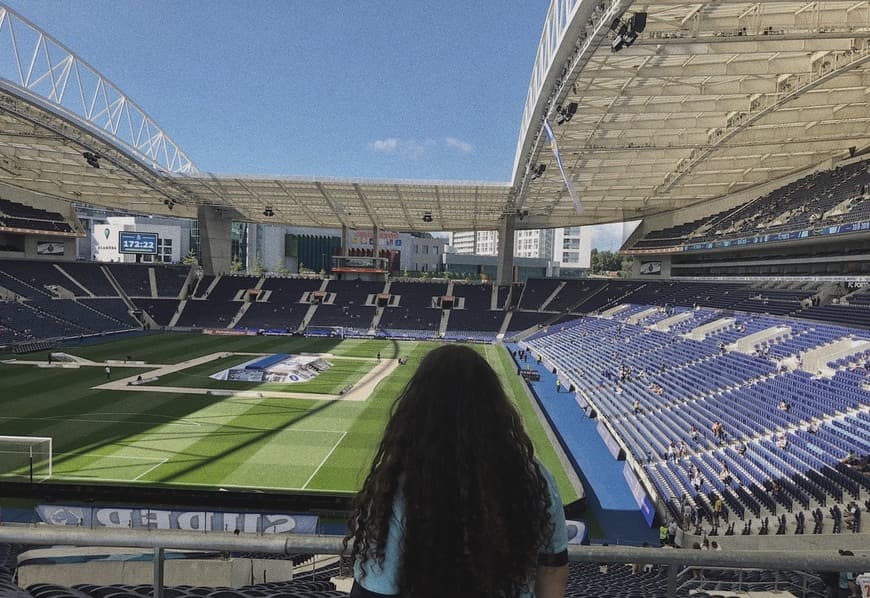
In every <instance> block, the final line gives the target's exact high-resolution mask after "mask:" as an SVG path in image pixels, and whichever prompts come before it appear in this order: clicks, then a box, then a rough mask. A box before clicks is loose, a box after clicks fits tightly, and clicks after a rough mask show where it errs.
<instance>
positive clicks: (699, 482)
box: [692, 471, 704, 494]
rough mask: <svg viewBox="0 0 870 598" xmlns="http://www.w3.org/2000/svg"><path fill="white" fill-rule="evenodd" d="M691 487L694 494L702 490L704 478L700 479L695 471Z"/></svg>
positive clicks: (698, 473) (699, 473) (699, 474)
mask: <svg viewBox="0 0 870 598" xmlns="http://www.w3.org/2000/svg"><path fill="white" fill-rule="evenodd" d="M692 487H693V488H694V489H695V492H697V493H699V494H700V492H701V490H703V488H704V478H702V477H701V472H699V471H696V472H695V475H694V476H692Z"/></svg>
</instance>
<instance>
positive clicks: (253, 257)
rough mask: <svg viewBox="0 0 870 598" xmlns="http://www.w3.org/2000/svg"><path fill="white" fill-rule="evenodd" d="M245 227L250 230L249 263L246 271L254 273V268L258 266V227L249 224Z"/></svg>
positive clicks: (246, 265)
mask: <svg viewBox="0 0 870 598" xmlns="http://www.w3.org/2000/svg"><path fill="white" fill-rule="evenodd" d="M245 226H246V227H247V229H248V251H247V253H248V259H247V262H248V263H247V264H245V269H246V270H247V271H248V272H253V271H254V268H255V267H256V266H257V225H256V224H254V223H252V222H248V223H247V224H245ZM264 266H265V264H264Z"/></svg>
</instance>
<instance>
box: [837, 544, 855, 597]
mask: <svg viewBox="0 0 870 598" xmlns="http://www.w3.org/2000/svg"><path fill="white" fill-rule="evenodd" d="M839 552H840V556H855V553H853V552H852V551H851V550H840V551H839ZM856 577H857V576H856V575H855V573H854V572H853V571H841V572H840V578H839V583H838V584H837V588H838V590H839V591H838V593H837V595H838V596H839V597H840V598H861V590H860V588H859V587H858V584H857V583H856V582H855V578H856Z"/></svg>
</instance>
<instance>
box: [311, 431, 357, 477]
mask: <svg viewBox="0 0 870 598" xmlns="http://www.w3.org/2000/svg"><path fill="white" fill-rule="evenodd" d="M345 436H347V432H342V433H341V437H340V438H339V439H338V442H336V443H335V444H334V445H333V446H332V448H331V449H329V452H328V453H326V456H325V457H323V460H322V461H321V462H320V463H319V464H318V465H317V468H316V469H315V470H314V471H312V472H311V475H310V476H308V479H307V480H305V483H304V484H302V489H303V490H305V489H306V488H307V487H308V484H310V483H311V480H313V479H314V476H316V475H317V472H318V471H320V468H321V467H323V464H324V463H326V462H327V461H328V460H329V458H330V457H331V456H332V453H334V452H335V449H337V448H338V445H339V444H341V441H342V440H344V437H345Z"/></svg>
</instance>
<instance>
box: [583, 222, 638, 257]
mask: <svg viewBox="0 0 870 598" xmlns="http://www.w3.org/2000/svg"><path fill="white" fill-rule="evenodd" d="M638 224H640V221H632V222H616V223H613V224H599V225H597V226H589V227H587V228H588V229H589V232H590V233H592V247H594V248H595V249H598V250H601V251H617V250H618V249H619V248H620V247H622V244H623V243H624V242H625V240H626V239H627V238H628V237H629V236H630V235H631V233H633V232H634V229H635V228H636V227H637V225H638Z"/></svg>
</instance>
